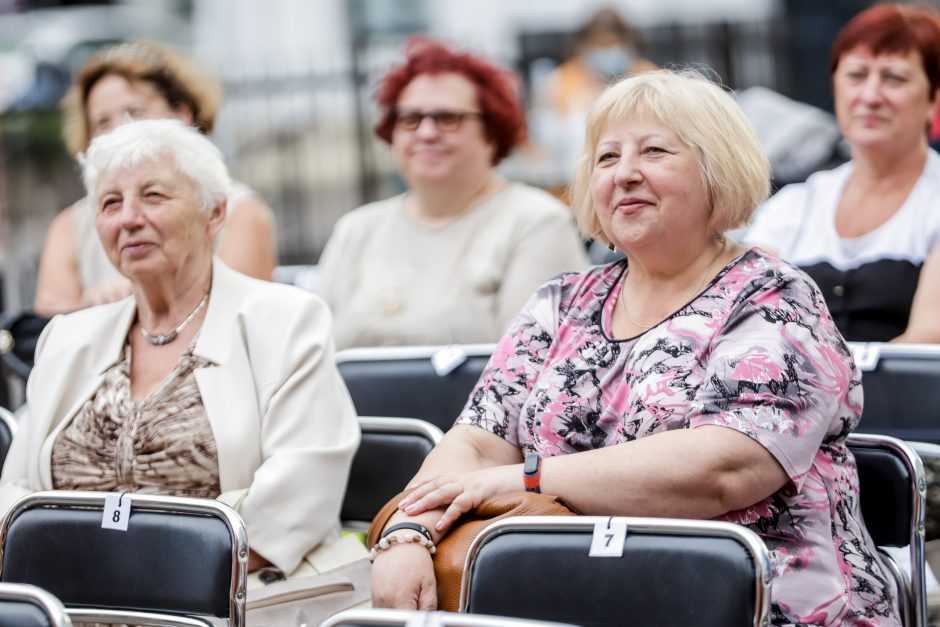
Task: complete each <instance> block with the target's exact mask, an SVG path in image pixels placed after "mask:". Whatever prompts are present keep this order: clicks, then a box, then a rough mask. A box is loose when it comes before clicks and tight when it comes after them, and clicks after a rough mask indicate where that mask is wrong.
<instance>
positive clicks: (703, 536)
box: [460, 516, 770, 627]
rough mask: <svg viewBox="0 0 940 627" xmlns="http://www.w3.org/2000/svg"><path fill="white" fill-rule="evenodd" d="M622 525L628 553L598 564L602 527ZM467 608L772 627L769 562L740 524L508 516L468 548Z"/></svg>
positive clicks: (603, 620) (602, 621) (594, 619)
mask: <svg viewBox="0 0 940 627" xmlns="http://www.w3.org/2000/svg"><path fill="white" fill-rule="evenodd" d="M618 521H620V522H625V523H626V526H627V532H626V538H625V540H624V543H623V551H622V554H621V555H619V556H614V557H591V556H590V555H589V552H590V548H591V545H592V538H593V536H594V531H595V527H597V526H598V525H600V526H601V527H602V530H603V529H610V528H612V526H613V527H615V526H616V525H615V524H614V523H616V522H618ZM602 533H603V531H602ZM460 608H461V611H466V612H473V613H478V614H498V615H504V616H514V617H519V618H528V619H535V620H557V621H564V622H570V623H574V624H582V625H585V624H586V625H592V626H597V627H599V626H603V625H611V626H613V625H635V626H637V627H639V626H646V625H658V626H661V627H665V626H674V627H676V626H688V627H691V626H693V625H694V626H695V627H709V626H711V627H734V626H737V625H740V626H742V627H744V626H745V625H746V626H749V627H757V626H760V625H767V624H769V618H770V558H769V556H768V552H767V548H766V547H765V546H764V543H763V542H762V541H761V539H760V537H759V536H757V534H755V533H754V532H752V531H751V530H749V529H747V528H745V527H743V526H741V525H735V524H732V523H724V522H714V521H701V520H678V519H665V518H632V517H625V518H608V517H598V516H573V517H551V516H533V517H524V516H523V517H515V518H508V519H505V520H501V521H497V522H495V523H492V524H491V525H489V526H488V527H487V528H486V529H484V530H483V532H482V533H480V535H478V536H477V538H476V539H475V540H474V541H473V543H472V544H471V545H470V550H469V553H468V554H467V562H466V565H465V567H464V575H463V584H462V588H461V594H460Z"/></svg>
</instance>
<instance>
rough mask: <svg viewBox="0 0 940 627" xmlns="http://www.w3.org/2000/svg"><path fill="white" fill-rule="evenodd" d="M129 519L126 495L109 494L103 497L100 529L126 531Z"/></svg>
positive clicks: (129, 503)
mask: <svg viewBox="0 0 940 627" xmlns="http://www.w3.org/2000/svg"><path fill="white" fill-rule="evenodd" d="M130 517H131V497H130V496H128V495H126V494H109V495H108V496H106V497H104V511H103V512H102V513H101V528H102V529H117V530H118V531H127V521H128V519H129V518H130Z"/></svg>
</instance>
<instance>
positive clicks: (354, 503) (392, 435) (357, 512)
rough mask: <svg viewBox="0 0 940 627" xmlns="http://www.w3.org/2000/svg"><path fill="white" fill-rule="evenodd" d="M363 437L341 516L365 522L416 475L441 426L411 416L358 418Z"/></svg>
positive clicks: (346, 519) (347, 519)
mask: <svg viewBox="0 0 940 627" xmlns="http://www.w3.org/2000/svg"><path fill="white" fill-rule="evenodd" d="M359 427H360V429H361V430H362V439H361V440H360V442H359V450H358V451H356V456H355V457H354V458H353V463H352V469H351V470H350V473H349V484H348V485H347V486H346V496H345V497H344V499H343V508H342V511H341V513H340V519H341V520H343V521H344V523H348V522H352V521H357V522H359V523H362V524H363V525H368V524H369V522H371V520H372V519H373V518H374V517H375V515H376V514H377V513H378V512H379V510H380V509H382V506H383V505H385V503H387V502H388V500H389V499H390V498H392V497H393V496H395V495H396V494H398V493H399V492H400V491H402V490H403V489H404V488H405V486H406V485H408V482H409V481H411V478H412V477H414V476H415V474H416V473H417V472H418V469H419V468H421V464H422V463H424V458H425V457H427V455H428V453H430V452H431V449H432V448H434V447H435V446H436V445H437V443H438V442H440V441H441V438H442V437H443V435H444V434H443V433H442V432H441V430H440V429H438V428H437V427H435V426H434V425H432V424H429V423H427V422H425V421H423V420H416V419H413V418H377V417H366V416H362V417H360V418H359Z"/></svg>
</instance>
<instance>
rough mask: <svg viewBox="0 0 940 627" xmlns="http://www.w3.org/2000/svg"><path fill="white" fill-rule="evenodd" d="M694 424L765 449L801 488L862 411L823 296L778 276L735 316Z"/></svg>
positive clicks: (788, 275) (712, 354) (715, 348)
mask: <svg viewBox="0 0 940 627" xmlns="http://www.w3.org/2000/svg"><path fill="white" fill-rule="evenodd" d="M705 361H706V363H705V379H704V381H703V383H702V385H701V387H700V388H699V392H698V394H697V396H696V399H695V401H694V403H693V406H692V414H691V416H690V422H689V425H690V427H692V428H695V427H700V426H703V425H720V426H724V427H729V428H731V429H735V430H736V431H740V432H742V433H744V434H745V435H748V436H750V437H751V438H753V439H754V440H756V441H757V442H759V443H760V444H761V445H763V446H764V447H765V448H766V449H767V450H768V451H769V452H770V453H771V454H772V455H773V456H774V457H775V458H776V459H777V461H778V462H779V463H780V465H781V466H782V467H783V468H784V470H785V471H786V473H787V475H788V476H789V478H790V479H791V481H792V482H793V485H794V486H795V487H796V488H797V489H800V487H801V486H802V477H803V476H804V475H805V473H806V472H807V471H808V470H809V469H810V467H811V466H812V464H813V461H814V459H815V456H816V454H817V452H818V450H819V449H820V445H821V444H822V443H823V441H824V440H825V439H826V438H827V437H828V434H830V433H832V435H833V436H840V435H841V436H843V437H844V434H846V433H848V431H849V430H850V429H851V427H852V426H854V424H855V423H856V422H857V420H858V416H859V415H860V412H861V387H860V383H859V376H858V371H857V370H856V368H855V364H854V361H853V359H852V356H851V353H850V352H849V350H848V347H847V346H846V344H845V342H844V341H843V340H842V337H841V336H840V335H839V333H838V331H837V330H836V329H835V325H834V323H833V322H832V319H831V318H830V316H829V312H828V310H827V309H826V306H825V303H824V301H823V299H822V296H821V295H820V294H819V291H818V290H817V289H816V288H815V287H814V286H813V285H812V284H811V283H810V282H809V280H808V279H806V278H805V277H804V276H803V274H802V273H801V272H799V271H797V270H795V269H788V270H786V271H784V272H783V274H778V273H773V276H772V278H771V279H770V280H769V281H768V283H767V284H765V285H763V286H762V287H760V288H759V289H757V290H756V291H754V292H753V293H752V294H751V295H750V296H749V297H747V298H746V299H744V300H743V302H742V303H741V305H740V306H739V307H737V308H735V310H734V311H733V312H732V313H731V315H730V316H729V318H728V320H727V321H726V324H725V326H724V328H723V330H722V331H721V332H720V333H719V334H718V335H717V336H716V337H715V340H714V341H713V343H712V346H711V347H710V351H709V352H708V354H707V356H706V360H705Z"/></svg>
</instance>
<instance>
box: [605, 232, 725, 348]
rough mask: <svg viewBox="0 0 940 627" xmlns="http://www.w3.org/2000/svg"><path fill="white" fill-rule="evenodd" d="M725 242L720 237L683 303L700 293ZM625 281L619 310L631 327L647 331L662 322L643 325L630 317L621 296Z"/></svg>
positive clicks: (622, 284)
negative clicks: (713, 252)
mask: <svg viewBox="0 0 940 627" xmlns="http://www.w3.org/2000/svg"><path fill="white" fill-rule="evenodd" d="M727 241H728V240H726V239H725V238H724V237H721V247H720V248H719V249H718V252H717V253H715V256H714V257H712V260H711V261H709V262H708V265H707V266H705V274H703V275H702V280H701V281H699V283H698V285H697V286H696V287H695V290H693V291H692V292H689V295H688V296H687V297H686V298H685V299H683V302H686V301H688V300H689V298H691V297H692V296H694V295H696V294H698V293H699V292H701V291H702V288H703V287H705V281H707V280H708V275H709V273H710V271H711V269H712V266H713V265H715V262H716V261H718V258H719V257H721V253H723V252H725V244H726V243H727ZM628 274H629V273H628ZM626 281H627V276H626V275H624V277H623V281H622V282H621V284H620V308H621V309H623V315H624V316H625V317H626V319H627V320H628V321H629V322H630V324H632V325H633V326H635V327H639V328H641V329H647V330H649V329H652V328H653V327H655V326H656V325H658V324H660V323H661V322H662V320H659V321H657V322H654V323H653V324H643V323H642V322H638V321H637V320H634V319H633V316H631V315H630V312H629V311H628V310H627V299H626V298H624V296H623V286H624V283H626Z"/></svg>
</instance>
